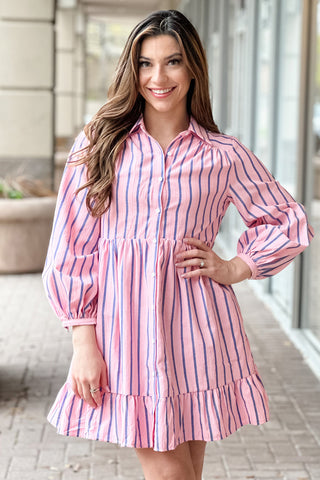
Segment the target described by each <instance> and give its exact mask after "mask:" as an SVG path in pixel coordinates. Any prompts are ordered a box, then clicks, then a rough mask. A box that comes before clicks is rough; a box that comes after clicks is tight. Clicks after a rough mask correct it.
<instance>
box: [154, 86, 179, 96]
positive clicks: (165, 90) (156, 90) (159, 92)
mask: <svg viewBox="0 0 320 480" xmlns="http://www.w3.org/2000/svg"><path fill="white" fill-rule="evenodd" d="M174 88H175V87H171V88H150V90H151V92H152V93H155V94H156V95H164V94H165V93H169V92H172V90H173V89H174Z"/></svg>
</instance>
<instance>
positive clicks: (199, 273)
mask: <svg viewBox="0 0 320 480" xmlns="http://www.w3.org/2000/svg"><path fill="white" fill-rule="evenodd" d="M206 270H207V269H206V268H199V269H198V270H191V271H190V272H186V273H182V275H181V277H182V278H193V277H202V276H204V275H207V273H206Z"/></svg>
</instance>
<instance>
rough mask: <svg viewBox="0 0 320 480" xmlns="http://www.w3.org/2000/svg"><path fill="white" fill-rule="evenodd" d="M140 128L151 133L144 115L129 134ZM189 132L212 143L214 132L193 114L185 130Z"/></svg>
mask: <svg viewBox="0 0 320 480" xmlns="http://www.w3.org/2000/svg"><path fill="white" fill-rule="evenodd" d="M138 130H142V131H143V132H144V133H145V134H146V135H149V134H148V132H147V130H146V127H145V125H144V121H143V115H140V117H139V118H138V120H137V121H136V123H135V124H134V125H133V127H132V128H131V130H130V132H129V135H131V134H133V133H134V132H137V131H138ZM188 132H191V133H192V134H195V135H196V136H197V137H199V138H200V139H201V140H203V141H204V142H206V143H209V144H211V143H212V142H211V141H210V138H211V137H212V135H214V134H213V133H212V132H209V131H208V130H206V129H205V128H204V127H202V126H201V125H200V124H199V123H198V122H197V121H196V119H195V118H194V117H193V116H192V115H191V117H190V122H189V127H188V128H187V130H185V133H188ZM181 133H182V132H181Z"/></svg>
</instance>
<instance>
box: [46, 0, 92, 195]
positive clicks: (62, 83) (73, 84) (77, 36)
mask: <svg viewBox="0 0 320 480" xmlns="http://www.w3.org/2000/svg"><path fill="white" fill-rule="evenodd" d="M56 26H57V28H56V35H57V36H56V65H57V68H56V89H55V93H56V95H55V105H56V116H55V130H56V138H55V147H56V152H55V179H54V185H55V188H56V189H57V188H58V186H59V183H60V180H61V175H62V172H63V169H64V165H65V162H66V158H67V155H68V152H69V150H70V147H71V145H72V143H73V140H74V138H75V136H76V135H77V134H78V133H79V131H80V130H81V128H82V127H83V124H84V104H85V81H84V78H85V16H84V13H83V10H82V6H81V4H80V3H79V2H77V0H59V2H58V4H57V12H56Z"/></svg>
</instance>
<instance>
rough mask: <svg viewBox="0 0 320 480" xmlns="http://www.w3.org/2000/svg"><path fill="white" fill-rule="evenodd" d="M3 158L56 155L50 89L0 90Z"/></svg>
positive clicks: (0, 139)
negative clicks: (32, 90) (35, 90)
mask: <svg viewBox="0 0 320 480" xmlns="http://www.w3.org/2000/svg"><path fill="white" fill-rule="evenodd" d="M0 104H1V117H2V118H0V123H1V130H2V131H1V135H0V152H1V156H2V157H22V156H23V157H34V158H43V157H50V156H51V155H52V108H53V105H52V95H51V93H50V92H36V93H32V92H21V91H18V92H17V91H16V92H15V91H11V92H8V91H0Z"/></svg>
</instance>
